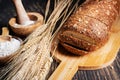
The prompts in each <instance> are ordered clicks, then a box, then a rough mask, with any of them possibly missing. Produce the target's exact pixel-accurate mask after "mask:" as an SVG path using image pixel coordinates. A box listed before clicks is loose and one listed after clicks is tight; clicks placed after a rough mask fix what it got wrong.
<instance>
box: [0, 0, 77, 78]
mask: <svg viewBox="0 0 120 80" xmlns="http://www.w3.org/2000/svg"><path fill="white" fill-rule="evenodd" d="M54 1H55V4H54V10H53V12H52V13H51V15H50V17H49V18H48V19H46V18H47V15H48V12H49V9H50V0H48V3H47V6H46V13H45V21H44V22H46V23H45V24H44V25H42V26H40V27H38V28H37V29H36V30H35V31H34V32H33V33H31V34H30V35H29V36H28V37H27V38H26V39H25V41H24V43H23V45H22V46H21V48H20V49H19V50H18V51H17V52H16V53H17V54H16V55H15V56H14V57H13V58H12V59H11V60H12V61H11V62H10V63H9V64H8V65H7V66H6V67H4V69H3V70H2V72H1V73H2V74H0V80H1V79H2V80H3V79H5V80H45V78H46V75H47V74H48V72H49V69H50V66H51V63H52V57H51V56H50V51H51V44H52V40H53V38H54V37H55V35H56V34H57V32H58V31H59V29H60V27H61V26H62V24H63V23H64V22H65V20H66V19H67V18H68V16H69V15H70V13H71V12H72V11H73V9H74V8H75V7H76V6H77V4H76V5H75V6H74V7H73V8H72V9H71V11H70V12H69V14H67V13H68V8H69V7H70V5H71V4H72V0H54ZM61 17H63V18H62V21H61V24H60V25H59V26H58V29H57V30H56V31H55V33H54V34H53V30H54V29H55V26H56V24H57V22H58V20H59V19H61ZM52 34H53V35H52Z"/></svg>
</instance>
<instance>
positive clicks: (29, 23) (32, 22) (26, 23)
mask: <svg viewBox="0 0 120 80" xmlns="http://www.w3.org/2000/svg"><path fill="white" fill-rule="evenodd" d="M34 23H35V21H26V22H25V23H24V24H17V23H16V24H14V27H19V26H20V27H21V25H22V26H28V25H32V24H34Z"/></svg>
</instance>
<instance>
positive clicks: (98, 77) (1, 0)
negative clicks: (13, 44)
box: [0, 0, 120, 80]
mask: <svg viewBox="0 0 120 80" xmlns="http://www.w3.org/2000/svg"><path fill="white" fill-rule="evenodd" d="M23 1H24V4H27V5H25V8H26V10H27V11H36V12H40V13H42V14H44V10H42V9H43V8H44V7H45V6H44V5H45V3H42V2H43V1H46V0H23ZM40 3H42V4H40ZM15 15H16V12H15V10H14V7H13V5H12V3H11V0H0V27H2V26H8V21H9V19H10V18H11V17H13V16H15ZM8 27H9V26H8ZM10 34H14V33H12V32H11V33H10ZM118 37H119V35H118ZM58 65H59V62H58V61H56V60H54V62H53V63H52V66H51V71H50V75H51V74H52V73H53V72H54V71H55V70H56V68H57V67H58ZM2 69H3V67H0V71H1V70H2ZM0 74H1V72H0ZM48 77H49V76H48ZM72 80H120V51H119V52H118V54H117V56H116V58H115V60H114V62H113V63H112V64H111V65H109V66H107V67H105V68H102V69H98V70H78V71H77V72H76V74H75V75H74V76H73V78H72Z"/></svg>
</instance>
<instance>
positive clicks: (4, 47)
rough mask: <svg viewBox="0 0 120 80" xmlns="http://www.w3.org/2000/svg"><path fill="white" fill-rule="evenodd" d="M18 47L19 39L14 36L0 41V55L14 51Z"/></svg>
mask: <svg viewBox="0 0 120 80" xmlns="http://www.w3.org/2000/svg"><path fill="white" fill-rule="evenodd" d="M19 47H20V41H19V40H17V39H15V38H11V40H10V41H5V42H0V57H4V56H8V55H10V54H12V53H14V52H15V51H17V50H18V48H19Z"/></svg>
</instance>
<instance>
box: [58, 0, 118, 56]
mask: <svg viewBox="0 0 120 80" xmlns="http://www.w3.org/2000/svg"><path fill="white" fill-rule="evenodd" d="M118 3H120V1H119V0H100V1H93V2H90V3H87V4H84V5H82V6H81V7H80V8H79V9H78V10H77V11H76V12H74V13H73V14H72V15H71V16H70V17H69V18H68V19H67V21H66V22H65V23H64V25H63V26H62V29H61V31H60V32H61V33H60V35H59V40H60V43H61V44H62V45H63V47H65V48H66V49H67V50H68V51H70V52H72V53H74V54H77V55H84V54H86V53H89V52H91V51H95V50H97V49H99V48H100V47H102V46H103V45H104V44H105V43H106V42H107V41H108V39H109V36H110V29H111V26H112V24H113V22H114V21H115V20H116V18H117V17H118V15H119V9H120V6H119V4H118Z"/></svg>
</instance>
